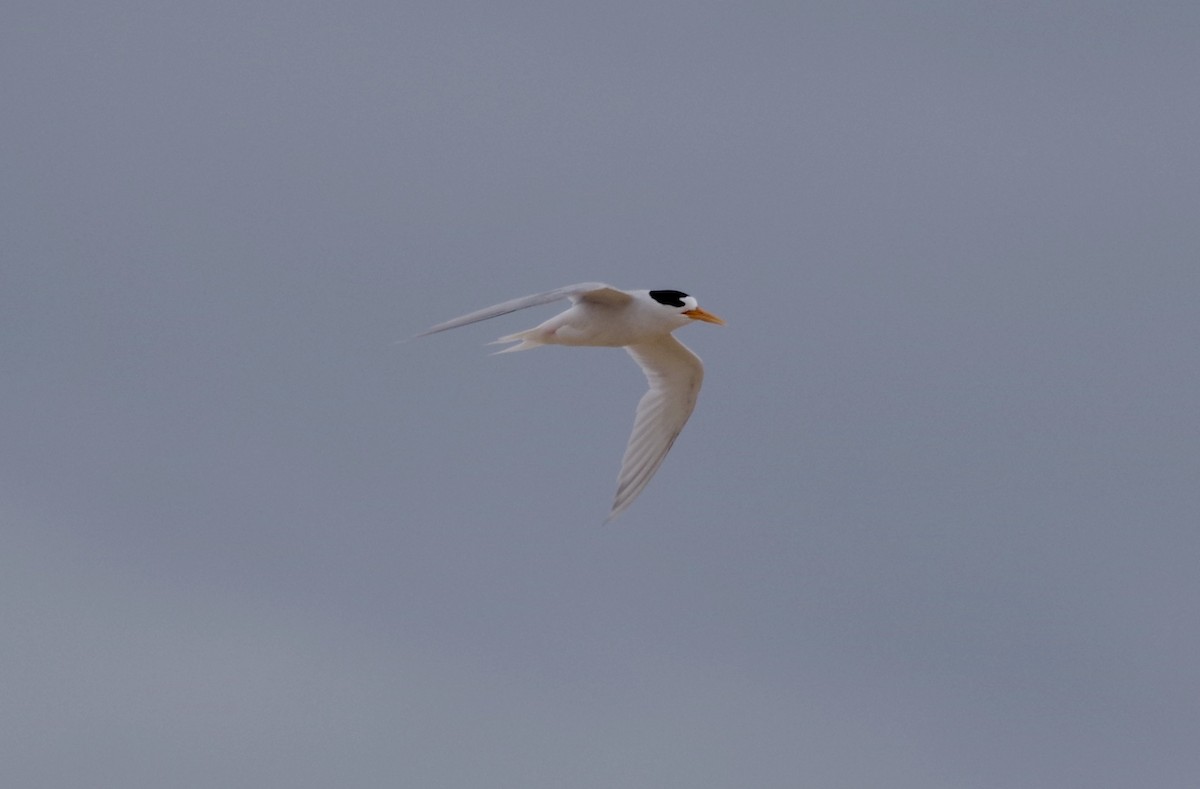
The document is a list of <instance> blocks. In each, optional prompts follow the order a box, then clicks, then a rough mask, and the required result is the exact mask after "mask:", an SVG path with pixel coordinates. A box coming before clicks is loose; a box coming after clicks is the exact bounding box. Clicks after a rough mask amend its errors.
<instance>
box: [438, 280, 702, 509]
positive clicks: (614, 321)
mask: <svg viewBox="0 0 1200 789" xmlns="http://www.w3.org/2000/svg"><path fill="white" fill-rule="evenodd" d="M564 298H569V299H570V300H571V301H572V305H571V307H569V308H568V309H566V310H565V311H563V312H561V313H559V314H558V315H555V316H554V317H553V318H550V319H549V320H547V321H544V322H543V323H541V324H539V325H537V326H535V327H533V328H532V329H527V330H526V331H522V332H517V333H516V334H510V335H508V336H506V337H501V338H500V339H498V340H496V341H495V342H496V343H506V342H512V343H517V344H516V345H513V346H511V347H509V348H505V349H504V350H502V351H498V353H508V352H510V351H524V350H528V349H530V348H536V347H539V346H542V345H568V346H601V347H623V348H625V349H626V350H627V351H628V352H629V355H630V356H632V357H633V359H634V361H636V362H637V363H638V364H639V365H640V366H641V368H642V372H644V373H645V375H646V380H647V382H648V383H649V384H650V388H649V390H648V391H647V392H646V394H644V395H643V396H642V399H641V401H640V402H639V403H638V407H637V416H636V417H635V419H634V424H633V433H632V435H630V437H629V445H628V446H627V447H626V449H625V457H624V459H623V460H622V461H621V472H620V474H619V476H618V478H617V493H616V496H615V498H614V500H613V506H612V510H611V511H610V512H609V515H608V520H612V519H613V518H615V517H617V516H618V515H620V514H621V513H622V512H624V511H625V509H626V508H627V507H629V505H630V504H632V503H633V500H634V499H635V498H637V495H638V494H639V493H641V492H642V490H643V489H644V488H645V487H646V484H647V483H648V482H649V481H650V478H651V477H653V476H654V473H655V472H656V471H658V467H659V466H660V465H661V464H662V461H663V458H665V457H666V456H667V452H668V451H670V449H671V445H672V444H674V443H675V439H676V437H677V436H678V435H679V432H680V431H681V430H683V426H684V425H685V424H686V423H687V420H688V417H690V416H691V414H692V409H693V408H694V407H695V405H696V396H697V395H698V394H699V392H700V384H701V382H702V381H703V380H704V366H703V365H702V364H701V362H700V358H699V357H698V356H696V354H694V353H692V352H691V351H690V350H688V348H687V346H685V345H684V344H683V343H681V342H679V340H676V339H675V338H674V337H673V336H671V332H673V331H675V330H676V329H678V328H680V327H682V326H686V325H687V324H689V323H691V322H692V321H697V320H699V321H705V322H707V323H717V324H723V323H724V321H722V320H721V319H720V318H718V317H716V316H715V315H712V314H710V313H708V312H705V311H704V310H702V309H700V307H699V305H698V304H697V303H696V299H694V298H693V297H691V296H689V295H687V294H686V293H681V292H680V291H677V290H632V291H623V290H617V289H616V288H613V287H610V286H608V285H605V284H603V283H599V282H585V283H582V284H579V285H570V286H568V287H565V288H559V289H557V290H552V291H547V292H546V293H538V294H534V295H532V296H525V297H523V298H519V299H513V300H512V301H506V302H504V303H503V304H497V305H495V306H493V307H487V308H485V309H482V310H479V311H477V312H472V313H470V314H467V315H464V316H462V317H461V318H455V319H454V320H451V321H447V322H446V323H440V324H438V325H437V326H434V327H433V328H431V329H429V330H428V331H425V332H422V333H421V334H419V335H417V336H418V337H424V336H425V335H429V334H435V333H437V332H440V331H446V330H447V329H454V328H458V327H459V326H466V325H467V324H470V323H476V322H477V321H482V320H487V319H488V318H495V317H498V316H500V315H506V314H508V313H510V312H515V311H517V310H521V309H525V308H526V307H534V306H537V305H539V304H549V303H550V302H553V301H558V300H559V299H564Z"/></svg>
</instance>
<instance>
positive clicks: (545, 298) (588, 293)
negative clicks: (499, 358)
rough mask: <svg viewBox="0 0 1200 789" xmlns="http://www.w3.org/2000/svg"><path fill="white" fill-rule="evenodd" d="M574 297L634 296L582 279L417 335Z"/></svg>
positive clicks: (622, 300) (622, 299) (615, 299)
mask: <svg viewBox="0 0 1200 789" xmlns="http://www.w3.org/2000/svg"><path fill="white" fill-rule="evenodd" d="M567 298H569V299H571V300H572V301H592V302H596V303H602V304H613V305H618V304H626V303H628V302H629V301H630V300H631V299H632V298H633V297H632V296H630V295H629V294H628V293H625V292H624V291H621V290H617V289H616V288H614V287H611V286H609V285H605V284H604V283H603V282H581V283H580V284H578V285H568V286H567V287H565V288H558V289H557V290H549V291H546V292H545V293H535V294H534V295H532V296H522V297H521V298H519V299H513V300H512V301H506V302H504V303H503V304H497V305H495V306H492V307H485V308H484V309H482V310H476V311H475V312H472V313H469V314H467V315H463V316H462V317H461V318H455V319H454V320H451V321H446V322H445V323H439V324H438V325H437V326H434V327H433V328H431V329H426V330H425V331H423V332H421V333H420V334H418V335H416V336H415V337H414V338H413V339H416V338H417V337H425V336H427V335H430V334H437V333H438V332H440V331H446V330H447V329H457V328H458V327H459V326H466V325H467V324H468V323H476V322H478V321H485V320H487V319H488V318H495V317H498V316H500V315H507V314H508V313H510V312H516V311H517V310H523V309H525V308H526V307H536V306H538V305H539V304H549V303H550V302H552V301H558V300H559V299H567Z"/></svg>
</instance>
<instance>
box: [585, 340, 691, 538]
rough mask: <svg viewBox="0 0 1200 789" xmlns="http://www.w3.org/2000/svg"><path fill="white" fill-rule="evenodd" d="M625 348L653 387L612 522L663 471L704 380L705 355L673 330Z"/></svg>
mask: <svg viewBox="0 0 1200 789" xmlns="http://www.w3.org/2000/svg"><path fill="white" fill-rule="evenodd" d="M625 350H627V351H629V355H630V356H632V357H633V358H634V361H636V362H637V363H638V364H639V365H641V367H642V372H644V373H645V374H646V380H647V381H648V382H649V384H650V389H649V391H647V392H646V394H644V395H642V399H641V400H640V401H639V402H638V407H637V416H636V417H634V420H633V433H632V434H631V435H630V436H629V445H628V446H626V448H625V457H624V458H623V459H622V460H621V473H620V474H619V475H618V476H617V495H616V496H615V497H614V498H613V505H612V511H611V512H609V513H608V520H610V521H611V520H612V519H613V518H615V517H617V516H618V515H620V514H621V513H622V512H624V511H625V510H626V509H627V508H628V507H629V505H630V504H632V503H633V500H634V499H636V498H637V496H638V494H639V493H641V492H642V490H643V489H644V488H645V487H646V483H648V482H649V481H650V478H651V477H653V476H654V473H655V472H656V471H658V467H659V466H660V465H662V462H663V458H665V457H666V456H667V452H669V451H670V449H671V445H672V444H674V443H675V439H676V438H677V437H678V436H679V432H680V431H681V430H683V426H684V425H685V424H687V421H688V417H690V416H691V415H692V409H693V408H695V406H696V396H697V395H698V394H699V393H700V384H701V382H702V381H703V380H704V365H703V364H701V363H700V357H698V356H696V354H694V353H692V352H691V351H690V350H688V348H687V346H686V345H684V344H683V343H681V342H680V341H679V340H677V339H675V338H674V337H672V336H671V335H670V334H665V335H663V336H661V337H658V338H656V339H653V340H649V341H647V342H641V343H637V344H635V345H627V346H626V347H625Z"/></svg>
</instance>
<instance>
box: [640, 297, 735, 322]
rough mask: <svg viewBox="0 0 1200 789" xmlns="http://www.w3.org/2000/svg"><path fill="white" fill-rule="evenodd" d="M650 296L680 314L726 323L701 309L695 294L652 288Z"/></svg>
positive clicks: (699, 319) (705, 320)
mask: <svg viewBox="0 0 1200 789" xmlns="http://www.w3.org/2000/svg"><path fill="white" fill-rule="evenodd" d="M650 298H652V299H654V300H655V301H657V302H658V303H659V304H661V305H663V306H664V307H669V308H672V309H674V310H675V311H677V312H678V313H679V314H681V315H686V316H687V317H689V318H691V319H692V320H694V321H704V322H705V323H715V324H717V325H718V326H724V325H725V321H723V320H721V319H720V318H718V317H717V316H716V315H713V314H712V313H711V312H706V311H704V310H702V309H700V302H698V301H696V297H695V296H689V295H687V294H686V293H684V292H682V291H678V290H652V291H650Z"/></svg>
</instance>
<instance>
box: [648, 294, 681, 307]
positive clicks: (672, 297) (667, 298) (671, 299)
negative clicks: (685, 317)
mask: <svg viewBox="0 0 1200 789" xmlns="http://www.w3.org/2000/svg"><path fill="white" fill-rule="evenodd" d="M650 298H652V299H654V300H655V301H657V302H658V303H659V304H664V305H666V306H668V307H682V306H684V301H683V300H684V299H686V298H688V295H687V294H686V293H684V292H683V291H679V290H652V291H650Z"/></svg>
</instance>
